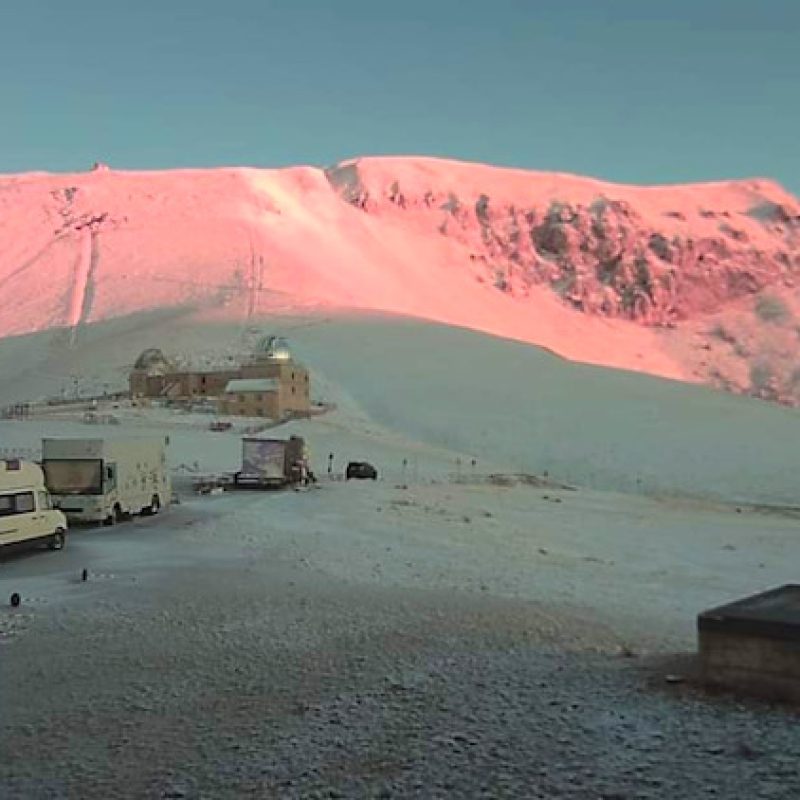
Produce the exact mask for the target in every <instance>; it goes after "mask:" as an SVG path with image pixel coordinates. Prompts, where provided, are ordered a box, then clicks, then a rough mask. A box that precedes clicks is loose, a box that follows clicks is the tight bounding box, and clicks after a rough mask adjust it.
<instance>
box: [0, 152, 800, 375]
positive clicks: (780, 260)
mask: <svg viewBox="0 0 800 800" xmlns="http://www.w3.org/2000/svg"><path fill="white" fill-rule="evenodd" d="M799 245H800V205H798V202H797V200H796V199H795V198H794V197H792V196H791V195H790V194H788V193H787V192H786V191H784V190H783V189H782V188H781V187H780V186H778V185H777V184H775V183H773V182H770V181H767V180H746V181H730V182H721V183H709V184H698V185H689V186H665V187H652V188H650V187H647V188H645V187H633V186H622V185H616V184H611V183H605V182H602V181H598V180H593V179H589V178H582V177H577V176H573V175H562V174H551V173H538V172H528V171H522V170H510V169H500V168H496V167H490V166H484V165H480V164H467V163H460V162H453V161H445V160H438V159H430V158H399V157H397V158H365V159H359V160H355V161H348V162H344V163H342V164H339V165H337V166H335V167H333V168H331V169H328V170H321V169H315V168H311V167H296V168H289V169H280V170H264V169H242V168H237V169H212V170H170V171H163V172H125V171H119V170H113V171H112V170H109V169H108V168H107V167H106V166H105V165H103V164H96V165H95V167H94V168H93V169H92V170H91V171H89V172H86V173H80V174H59V175H55V174H44V173H26V174H20V175H8V176H4V177H0V252H2V254H3V258H2V261H0V336H9V335H14V334H22V333H28V332H32V331H39V330H45V329H48V328H54V327H66V328H69V329H72V330H73V331H75V330H78V329H79V328H80V326H82V325H85V324H87V323H91V322H93V321H97V320H101V319H107V318H110V317H115V316H122V315H128V314H132V313H135V312H140V311H146V310H151V309H163V308H192V309H208V310H209V311H212V310H213V311H214V312H215V313H216V314H219V313H220V312H221V313H223V314H226V315H230V316H231V317H237V316H241V317H246V316H258V315H259V314H266V313H270V312H275V311H279V310H291V309H305V310H308V309H324V310H325V311H326V313H327V312H331V311H336V310H337V309H338V310H342V311H345V310H352V309H365V310H370V311H377V312H387V313H391V314H402V315H411V316H415V317H420V318H423V319H429V320H434V321H438V322H445V323H450V324H454V325H459V326H463V327H468V328H473V329H476V330H481V331H485V332H488V333H492V334H497V335H500V336H504V337H508V338H513V339H517V340H521V341H524V342H530V343H534V344H537V345H542V346H544V347H547V348H550V349H552V350H553V351H555V352H557V353H559V354H561V355H563V356H565V357H567V358H570V359H575V360H579V361H585V362H591V363H596V364H603V365H609V366H614V367H623V368H629V369H636V370H640V371H646V372H651V373H654V374H658V375H663V376H668V377H674V378H682V379H689V380H703V379H705V377H706V376H703V375H697V374H694V373H693V372H692V370H691V368H690V366H688V365H687V360H686V358H685V357H684V355H683V354H682V351H681V350H680V348H679V347H677V346H673V345H670V344H665V338H664V334H665V330H666V329H671V328H674V327H676V326H677V327H679V328H680V327H681V326H687V325H691V324H693V323H694V322H695V321H697V320H699V319H703V318H705V317H707V316H708V315H713V314H718V313H723V312H725V310H726V309H728V308H732V307H736V304H737V303H739V304H741V302H743V299H746V298H748V297H750V296H751V295H755V294H757V293H759V292H762V291H765V290H771V289H775V288H776V287H778V288H780V287H783V286H785V285H787V282H791V281H792V280H793V275H794V274H795V273H796V272H797V271H799V270H800V252H799V250H798V247H799Z"/></svg>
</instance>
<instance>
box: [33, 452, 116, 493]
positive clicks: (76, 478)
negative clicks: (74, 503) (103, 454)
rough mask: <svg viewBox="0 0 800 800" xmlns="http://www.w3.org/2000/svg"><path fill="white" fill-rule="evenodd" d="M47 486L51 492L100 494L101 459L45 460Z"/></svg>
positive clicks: (101, 488) (101, 482)
mask: <svg viewBox="0 0 800 800" xmlns="http://www.w3.org/2000/svg"><path fill="white" fill-rule="evenodd" d="M42 468H43V469H44V474H45V482H46V483H47V488H48V489H49V490H50V491H51V492H52V493H53V494H101V493H102V490H103V481H102V474H103V473H102V461H100V460H99V459H91V460H90V459H86V460H77V459H76V460H72V459H70V460H69V461H45V462H44V463H43V464H42Z"/></svg>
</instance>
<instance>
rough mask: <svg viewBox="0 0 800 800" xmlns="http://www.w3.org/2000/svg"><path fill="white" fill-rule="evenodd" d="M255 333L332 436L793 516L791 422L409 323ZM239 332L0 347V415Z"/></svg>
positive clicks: (741, 404)
mask: <svg viewBox="0 0 800 800" xmlns="http://www.w3.org/2000/svg"><path fill="white" fill-rule="evenodd" d="M261 326H262V328H261V329H262V330H264V331H274V332H280V333H283V334H285V335H286V336H287V337H288V338H289V340H290V343H291V345H292V347H293V349H294V351H295V353H296V355H297V356H299V358H300V359H301V360H302V361H304V362H305V363H306V364H307V365H308V366H309V368H310V369H311V374H312V394H313V396H314V398H315V399H320V398H322V399H325V400H328V401H333V402H335V403H337V404H338V407H339V409H340V412H341V413H342V414H344V422H343V423H342V424H344V425H345V429H353V426H357V427H358V429H359V430H370V429H373V428H376V429H377V428H380V429H388V430H389V431H394V432H397V433H399V434H401V435H403V436H404V437H405V438H406V439H409V440H412V441H416V442H419V443H420V444H421V445H423V446H424V447H426V448H430V447H438V448H440V449H443V450H449V451H452V452H457V453H462V454H463V456H464V463H465V464H466V463H468V459H470V458H472V457H475V458H477V459H478V462H479V465H480V467H479V468H480V469H482V470H484V471H485V470H489V469H501V470H512V471H517V470H525V471H535V472H542V471H544V470H547V471H549V472H550V474H551V475H552V476H553V477H555V478H559V479H561V480H565V481H568V482H575V483H578V484H582V485H585V486H590V487H595V488H600V489H611V490H621V491H632V492H641V491H644V492H650V493H671V492H678V493H681V494H691V495H696V496H698V497H707V498H721V499H726V500H734V501H736V500H742V501H752V502H762V503H777V504H785V505H800V503H798V496H800V488H799V487H798V480H797V469H796V466H797V447H796V439H797V431H798V430H799V429H800V416H798V412H797V411H795V410H793V409H786V408H782V407H779V406H773V405H771V404H766V403H762V402H759V401H756V400H752V399H748V398H739V397H734V396H730V395H726V394H723V393H720V392H716V391H713V390H710V389H706V388H702V387H698V386H693V385H689V384H685V383H680V382H677V381H671V380H663V379H659V378H653V377H650V376H645V375H640V374H636V373H633V372H627V371H616V370H609V369H604V368H599V367H593V366H588V365H580V364H574V363H571V362H569V361H566V360H564V359H561V358H559V357H557V356H554V355H552V354H550V353H547V352H546V351H543V350H541V349H539V348H536V347H531V346H529V345H526V344H523V343H517V342H511V341H508V340H505V339H500V338H495V337H490V336H486V335H483V334H479V333H475V332H471V331H468V330H464V329H457V328H452V327H447V326H441V325H434V324H426V323H420V322H419V321H415V320H409V319H390V318H385V317H384V318H381V317H364V316H361V317H349V318H348V317H341V316H335V315H331V316H328V317H320V316H312V317H306V318H289V317H282V318H281V317H273V318H269V319H265V320H262V321H261ZM244 333H245V331H244V330H243V328H242V327H241V326H238V325H231V324H229V323H223V322H214V321H209V319H208V318H207V317H198V316H197V315H195V316H186V317H180V316H173V317H162V318H160V319H159V318H158V317H154V316H145V317H143V318H141V319H140V320H139V325H138V326H136V325H134V321H133V319H127V320H117V321H114V322H111V323H105V324H101V325H97V326H89V327H87V328H86V329H85V330H84V331H83V334H82V338H79V340H78V342H77V344H76V346H75V347H74V348H68V347H65V346H64V345H63V343H62V344H55V343H54V342H53V337H52V335H51V334H39V335H35V336H31V337H22V338H18V339H10V340H7V341H5V342H2V343H0V374H2V375H3V376H4V380H3V381H2V384H0V404H6V403H10V402H12V401H16V400H23V399H26V398H27V399H31V398H34V397H37V396H52V395H58V394H59V392H60V390H61V389H66V391H67V392H68V393H69V392H70V391H72V385H73V383H72V376H80V388H81V390H82V391H91V390H92V389H94V390H102V388H111V389H114V388H124V386H125V385H126V376H127V369H128V367H129V366H130V365H131V364H132V363H133V360H134V359H135V358H136V356H137V355H138V353H139V352H140V351H141V350H142V349H144V348H145V347H148V346H161V347H163V348H164V349H165V350H166V351H167V352H168V353H171V354H186V353H193V354H195V356H197V357H208V358H209V359H212V358H213V357H214V356H217V357H219V358H220V359H222V358H225V357H228V356H230V355H232V354H236V353H238V354H239V356H241V354H242V352H243V347H245V346H246V345H244V344H243V334H244ZM312 446H313V443H312ZM355 455H356V456H357V455H358V454H355ZM387 466H388V465H387ZM391 466H392V467H393V468H394V469H397V468H399V464H393V465H391ZM453 468H455V464H454V465H453Z"/></svg>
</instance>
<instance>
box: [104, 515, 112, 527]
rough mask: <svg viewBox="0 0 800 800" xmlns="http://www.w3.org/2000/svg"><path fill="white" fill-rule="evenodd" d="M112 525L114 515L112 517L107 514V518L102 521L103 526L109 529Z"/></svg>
mask: <svg viewBox="0 0 800 800" xmlns="http://www.w3.org/2000/svg"><path fill="white" fill-rule="evenodd" d="M113 524H114V515H113V514H109V515H108V516H107V517H106V518H105V519H104V520H103V525H105V526H106V527H107V528H110V527H111V526H112V525H113Z"/></svg>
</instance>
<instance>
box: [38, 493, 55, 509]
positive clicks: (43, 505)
mask: <svg viewBox="0 0 800 800" xmlns="http://www.w3.org/2000/svg"><path fill="white" fill-rule="evenodd" d="M38 494H39V510H40V511H50V510H51V509H52V508H53V504H52V503H51V502H50V495H49V494H47V492H39V493H38Z"/></svg>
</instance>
